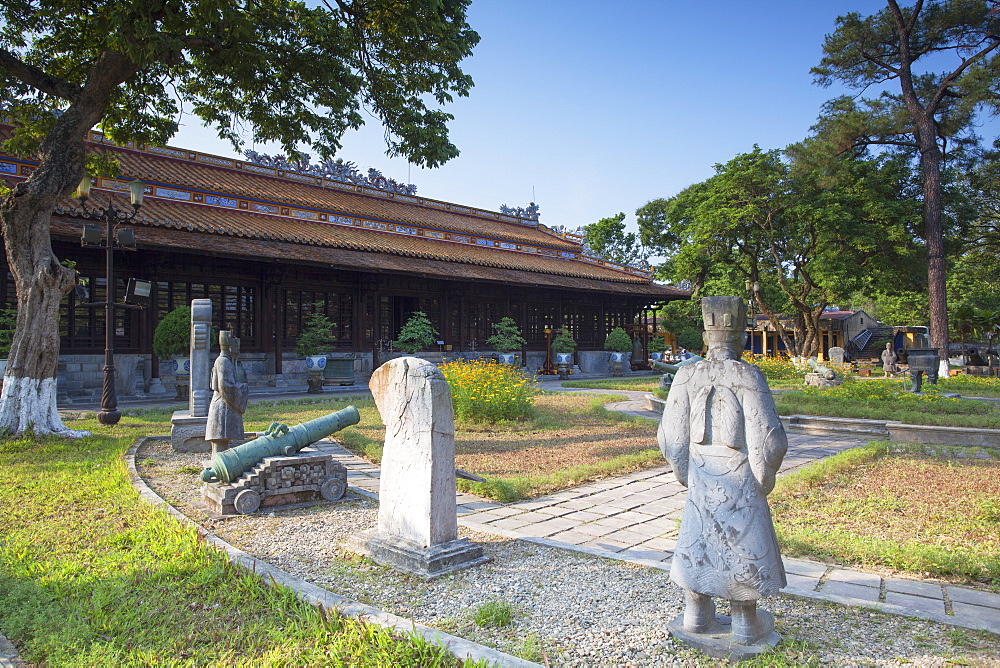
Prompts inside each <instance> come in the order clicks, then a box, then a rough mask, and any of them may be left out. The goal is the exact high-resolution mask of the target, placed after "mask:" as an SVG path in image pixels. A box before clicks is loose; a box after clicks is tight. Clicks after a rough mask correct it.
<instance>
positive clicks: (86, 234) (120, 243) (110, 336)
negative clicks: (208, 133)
mask: <svg viewBox="0 0 1000 668" xmlns="http://www.w3.org/2000/svg"><path fill="white" fill-rule="evenodd" d="M91 184H92V179H91V178H90V176H88V175H84V177H83V180H82V181H80V187H79V188H78V189H77V191H76V193H74V196H75V197H76V198H77V199H79V200H80V204H81V205H84V210H85V211H86V206H85V205H86V202H87V199H88V198H89V197H90V186H91ZM145 187H146V185H145V184H144V183H143V182H142V181H132V182H131V183H130V184H129V190H130V191H131V194H132V213H131V214H126V212H125V210H124V209H117V208H115V203H114V199H113V198H112V197H111V196H110V195H109V196H108V206H107V207H106V208H105V209H93V210H91V211H90V212H89V213H90V214H91V215H94V216H95V217H97V218H99V219H101V220H103V221H104V222H105V224H106V225H107V236H106V237H105V240H104V243H103V244H102V243H101V231H100V229H98V228H97V227H96V226H94V225H85V226H84V230H83V236H82V238H81V240H80V241H81V245H84V246H99V247H101V248H103V249H104V250H105V257H106V263H107V267H106V269H107V273H106V277H105V280H106V281H107V288H106V289H107V295H106V301H104V302H98V303H93V304H90V306H103V307H104V314H105V315H104V318H105V324H104V388H103V390H102V391H101V410H100V412H98V413H97V420H98V421H99V422H100V423H101V424H103V425H109V426H110V425H115V424H118V420H120V419H121V413H119V412H118V393H117V391H116V390H115V307H116V306H117V307H121V308H128V307H129V306H130V305H129V304H116V303H115V255H114V250H115V248H116V247H118V248H123V249H128V250H135V234H134V232H133V230H132V229H131V228H124V229H121V230H119V231H118V235H117V239H116V237H115V229H116V228H117V226H118V225H120V224H121V223H127V222H129V221H131V220H132V219H133V218H135V215H136V214H137V213H138V212H139V207H141V206H142V196H143V192H144V190H145ZM116 241H117V244H116Z"/></svg>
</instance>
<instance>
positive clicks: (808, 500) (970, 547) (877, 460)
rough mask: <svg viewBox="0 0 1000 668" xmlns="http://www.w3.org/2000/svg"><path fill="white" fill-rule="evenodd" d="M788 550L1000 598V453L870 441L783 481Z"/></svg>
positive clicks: (777, 503)
mask: <svg viewBox="0 0 1000 668" xmlns="http://www.w3.org/2000/svg"><path fill="white" fill-rule="evenodd" d="M768 501H769V503H770V505H771V508H772V512H773V516H774V524H775V529H776V531H777V533H778V537H779V540H780V542H781V545H782V551H783V552H784V553H785V554H787V555H789V556H808V557H814V558H817V559H821V560H824V561H834V562H836V563H839V564H845V565H858V566H881V567H886V568H891V569H894V570H898V571H903V572H906V573H909V574H912V575H917V576H933V577H939V578H943V579H947V580H950V581H953V582H961V583H966V584H974V585H976V584H978V585H985V586H987V587H988V588H990V589H992V590H994V591H1000V453H998V452H996V451H988V450H972V449H959V448H930V447H927V446H913V445H909V444H899V443H889V442H881V443H870V444H869V445H867V446H865V447H861V448H854V449H852V450H848V451H845V452H842V453H840V454H838V455H836V456H834V457H831V458H829V459H826V460H823V461H821V462H817V463H816V464H813V465H812V466H810V467H808V468H806V469H804V470H803V471H800V472H798V473H793V474H791V475H788V476H785V477H782V478H779V480H778V483H777V485H776V487H775V490H774V492H773V493H772V494H771V495H770V496H769V497H768Z"/></svg>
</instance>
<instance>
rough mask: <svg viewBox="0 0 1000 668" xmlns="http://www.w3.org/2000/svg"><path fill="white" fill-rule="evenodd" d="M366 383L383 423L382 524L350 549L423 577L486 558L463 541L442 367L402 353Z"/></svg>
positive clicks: (451, 418)
mask: <svg viewBox="0 0 1000 668" xmlns="http://www.w3.org/2000/svg"><path fill="white" fill-rule="evenodd" d="M369 386H370V387H371V391H372V396H373V397H374V398H375V404H376V405H377V406H378V410H379V414H380V415H381V416H382V422H384V423H385V447H384V449H383V451H382V473H381V478H380V485H379V487H380V489H379V514H378V526H377V528H376V529H373V530H369V531H366V532H363V533H361V534H358V535H356V536H353V537H352V538H351V541H350V546H351V548H352V549H354V550H355V551H357V552H360V553H362V554H366V555H368V556H369V557H371V558H372V559H373V560H374V561H376V562H378V563H382V564H388V565H390V566H393V567H395V568H398V569H400V570H404V571H407V572H410V573H416V574H418V575H422V576H424V577H435V576H437V575H443V574H445V573H448V572H450V571H453V570H457V569H459V568H466V567H468V566H474V565H477V564H480V563H483V562H485V561H487V559H486V558H485V557H483V553H482V548H481V547H479V546H478V545H476V544H474V543H472V542H470V541H469V540H468V539H464V538H463V539H459V538H458V516H457V513H456V505H455V422H454V411H453V409H452V404H451V391H450V390H449V388H448V383H447V381H445V379H444V376H443V375H442V374H441V371H440V370H439V369H438V368H437V367H435V366H434V365H433V364H431V363H430V362H427V361H426V360H422V359H419V358H416V357H400V358H396V359H393V360H390V361H388V362H386V363H385V364H383V365H382V366H381V367H379V368H378V369H376V370H375V372H374V373H373V374H372V378H371V382H370V384H369Z"/></svg>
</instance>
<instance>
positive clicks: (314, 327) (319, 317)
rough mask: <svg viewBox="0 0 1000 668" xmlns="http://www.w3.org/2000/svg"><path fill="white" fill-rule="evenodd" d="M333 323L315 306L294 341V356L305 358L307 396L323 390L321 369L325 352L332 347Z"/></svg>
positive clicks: (324, 365) (324, 359)
mask: <svg viewBox="0 0 1000 668" xmlns="http://www.w3.org/2000/svg"><path fill="white" fill-rule="evenodd" d="M332 332H333V323H332V322H331V321H330V319H329V318H327V317H326V315H325V314H324V313H323V312H322V311H321V310H320V305H319V304H317V305H316V310H315V311H314V312H313V313H312V314H311V315H310V316H309V317H308V318H306V320H305V323H304V324H303V326H302V331H300V332H299V336H298V338H296V339H295V354H296V355H301V356H302V357H305V358H306V371H307V372H308V375H307V376H306V383H307V384H308V385H309V394H318V393H319V392H320V391H321V390H322V388H323V369H325V368H326V351H327V350H328V349H329V348H330V346H332V345H333V334H332Z"/></svg>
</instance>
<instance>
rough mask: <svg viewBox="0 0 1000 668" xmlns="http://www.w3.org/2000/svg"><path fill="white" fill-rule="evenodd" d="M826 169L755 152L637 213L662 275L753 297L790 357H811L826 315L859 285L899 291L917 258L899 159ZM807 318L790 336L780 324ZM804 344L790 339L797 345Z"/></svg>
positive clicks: (914, 213)
mask: <svg viewBox="0 0 1000 668" xmlns="http://www.w3.org/2000/svg"><path fill="white" fill-rule="evenodd" d="M831 165H832V167H828V168H827V169H825V170H819V169H814V168H811V167H810V166H809V165H798V164H795V163H788V162H786V161H784V160H783V159H782V156H781V153H780V152H778V151H763V150H761V149H760V148H757V147H755V148H754V150H753V151H752V152H750V153H745V154H742V155H738V156H736V157H735V158H733V159H732V160H730V161H729V162H728V163H726V164H724V165H716V175H715V176H713V177H711V178H709V179H708V180H706V181H704V182H702V183H698V184H695V185H693V186H691V187H689V188H687V189H686V190H684V191H682V192H681V193H680V194H678V195H677V196H676V197H674V198H671V199H669V200H657V201H654V202H650V203H649V204H647V205H646V206H645V207H643V208H640V209H639V211H638V212H637V215H638V217H639V225H640V231H641V234H642V235H643V238H644V240H646V242H647V243H650V244H651V245H654V246H656V247H658V248H659V249H660V251H659V252H660V254H662V255H663V256H664V257H665V258H666V262H665V264H664V266H663V267H661V276H663V277H667V278H672V279H675V280H680V279H684V278H687V279H689V280H691V281H692V283H693V284H694V286H695V288H696V290H698V291H699V292H704V291H705V290H706V289H711V290H712V291H713V292H715V291H718V293H719V294H747V293H749V296H751V297H752V299H753V301H754V306H755V308H757V309H759V310H760V312H761V313H763V314H765V315H767V316H768V317H769V318H770V319H771V322H772V324H773V325H774V328H775V329H776V330H777V331H778V332H779V334H781V335H782V336H783V338H784V341H785V345H786V347H787V348H788V350H789V351H791V352H792V353H793V354H806V355H809V354H814V353H815V347H816V346H817V345H818V338H817V337H818V332H819V317H820V314H821V313H822V312H823V309H824V308H825V307H826V306H827V305H828V304H831V303H836V302H838V301H841V300H843V299H844V298H846V297H848V296H849V295H850V294H851V293H852V292H853V291H855V290H857V289H859V288H860V287H862V286H869V285H874V284H886V283H892V282H893V281H894V280H896V279H895V278H894V277H896V276H898V275H899V274H900V272H899V269H900V267H901V266H906V265H907V264H908V263H912V262H913V261H914V256H915V253H914V249H915V246H914V239H913V229H912V228H913V224H914V221H915V220H919V210H918V209H917V206H916V205H915V203H914V202H913V200H912V199H910V198H908V197H906V193H907V192H908V186H909V177H910V172H909V170H908V168H907V166H906V165H905V163H901V162H899V161H894V160H891V159H888V158H882V159H880V160H868V161H862V160H852V159H847V158H844V159H840V160H838V161H835V162H833V163H831ZM786 309H787V310H788V311H790V314H791V315H793V316H795V319H796V320H797V321H798V325H799V326H798V327H797V328H796V329H795V331H794V332H790V331H787V330H786V328H785V326H784V323H783V321H782V319H781V318H779V316H780V315H781V314H782V312H784V311H786ZM793 336H794V337H798V338H796V339H793V338H792V337H793Z"/></svg>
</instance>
